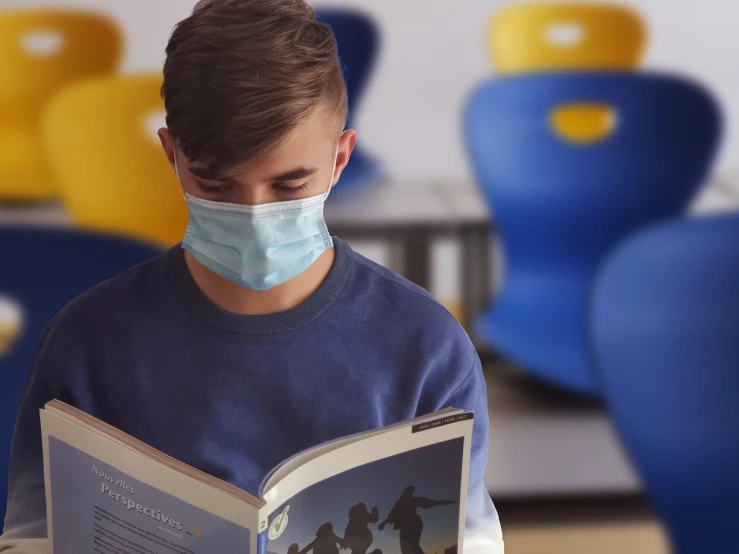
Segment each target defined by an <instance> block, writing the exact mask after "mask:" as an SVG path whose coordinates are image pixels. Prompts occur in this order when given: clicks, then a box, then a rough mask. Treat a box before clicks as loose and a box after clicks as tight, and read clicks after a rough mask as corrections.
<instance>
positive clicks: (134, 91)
mask: <svg viewBox="0 0 739 554" xmlns="http://www.w3.org/2000/svg"><path fill="white" fill-rule="evenodd" d="M161 84H162V77H161V74H157V75H140V76H128V77H114V78H103V79H94V80H89V81H85V82H84V83H78V84H76V85H72V86H70V87H69V88H67V89H66V90H64V91H63V92H61V93H60V94H59V95H58V96H57V97H55V98H54V100H52V102H51V103H50V105H49V108H48V110H47V112H46V115H45V116H44V119H43V123H42V135H43V141H44V145H45V149H46V153H47V157H48V160H49V164H50V167H51V171H52V174H53V176H54V178H55V180H56V182H57V184H58V187H59V191H60V194H61V198H62V201H63V202H64V204H65V205H66V207H67V209H68V211H69V213H70V216H71V218H72V220H73V221H74V222H75V223H76V224H78V225H80V226H82V227H85V228H88V229H92V230H98V231H104V232H107V233H115V234H119V235H125V236H128V237H132V238H136V239H139V240H144V241H148V242H150V243H153V244H156V245H159V246H161V247H169V246H172V245H173V244H176V243H177V242H179V241H181V240H182V238H183V237H184V233H185V228H186V227H187V218H188V216H187V208H186V206H185V202H184V200H183V198H182V189H181V188H180V185H179V183H178V181H177V178H176V176H175V174H174V172H173V171H172V168H171V167H170V166H169V164H168V163H167V158H166V156H165V155H164V152H163V151H162V148H161V145H160V144H159V139H158V138H157V136H156V130H157V128H158V127H160V126H163V125H164V104H163V102H162V100H161V98H160V96H159V89H160V87H161Z"/></svg>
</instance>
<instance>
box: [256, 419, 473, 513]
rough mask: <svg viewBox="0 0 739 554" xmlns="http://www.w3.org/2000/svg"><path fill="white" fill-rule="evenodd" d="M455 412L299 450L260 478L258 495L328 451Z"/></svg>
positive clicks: (409, 421)
mask: <svg viewBox="0 0 739 554" xmlns="http://www.w3.org/2000/svg"><path fill="white" fill-rule="evenodd" d="M455 413H463V411H462V410H458V409H455V408H447V409H444V410H440V411H438V412H436V413H433V414H427V415H424V416H420V417H417V418H414V419H410V420H407V421H401V422H399V423H396V424H394V425H388V426H386V427H381V428H379V429H372V430H370V431H364V432H362V433H356V434H354V435H349V436H346V437H341V438H338V439H336V440H333V441H329V442H324V443H322V444H319V445H318V446H315V447H313V448H309V449H308V450H305V451H303V452H299V453H297V454H295V455H294V456H291V457H290V458H288V459H287V460H284V461H283V462H282V463H280V464H279V465H277V466H276V467H275V468H273V469H272V471H270V472H269V473H268V474H267V475H266V476H265V477H264V479H263V480H262V484H261V485H260V487H259V497H260V498H264V493H265V491H268V490H270V489H271V488H272V487H273V486H274V485H275V484H277V483H278V482H280V481H281V480H282V479H284V478H285V476H286V475H289V474H290V473H292V472H293V471H295V470H296V469H297V468H299V467H300V466H302V465H304V464H306V463H308V462H309V461H311V460H313V459H315V458H318V457H319V456H322V455H324V454H326V453H328V452H331V451H333V450H337V449H338V448H341V447H344V446H347V445H348V444H351V443H354V442H357V441H360V440H365V439H367V438H369V437H371V436H375V435H380V434H383V433H387V432H388V431H392V430H393V429H399V428H402V427H406V426H408V425H412V424H414V423H419V422H421V421H425V420H428V419H438V417H439V416H442V415H451V414H455Z"/></svg>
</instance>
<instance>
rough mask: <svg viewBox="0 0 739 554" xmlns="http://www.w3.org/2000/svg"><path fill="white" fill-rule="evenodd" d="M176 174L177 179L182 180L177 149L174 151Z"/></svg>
mask: <svg viewBox="0 0 739 554" xmlns="http://www.w3.org/2000/svg"><path fill="white" fill-rule="evenodd" d="M174 174H175V175H177V180H178V181H179V180H180V170H179V168H178V167H177V150H175V151H174Z"/></svg>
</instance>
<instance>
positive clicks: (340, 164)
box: [331, 129, 357, 187]
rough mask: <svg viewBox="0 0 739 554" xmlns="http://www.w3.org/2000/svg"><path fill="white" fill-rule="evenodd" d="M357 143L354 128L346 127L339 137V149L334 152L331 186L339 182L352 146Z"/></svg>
mask: <svg viewBox="0 0 739 554" xmlns="http://www.w3.org/2000/svg"><path fill="white" fill-rule="evenodd" d="M356 144H357V132H356V131H355V130H354V129H347V130H346V131H344V132H343V133H342V134H341V137H340V138H339V150H338V152H337V153H336V166H335V167H334V178H333V181H331V186H332V187H333V186H334V185H335V184H336V183H338V182H339V178H340V177H341V173H342V172H343V171H344V169H345V168H346V166H347V164H348V163H349V159H350V158H351V156H352V152H354V147H355V146H356Z"/></svg>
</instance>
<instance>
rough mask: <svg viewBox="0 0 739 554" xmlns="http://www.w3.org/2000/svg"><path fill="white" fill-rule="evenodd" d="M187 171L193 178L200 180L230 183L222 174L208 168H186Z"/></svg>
mask: <svg viewBox="0 0 739 554" xmlns="http://www.w3.org/2000/svg"><path fill="white" fill-rule="evenodd" d="M187 170H188V171H189V172H190V173H192V174H193V175H195V177H200V178H201V179H205V180H206V181H230V179H229V178H228V177H226V176H225V175H223V174H222V173H218V172H216V171H213V170H212V169H210V168H209V167H199V166H196V165H195V166H190V167H188V168H187Z"/></svg>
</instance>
